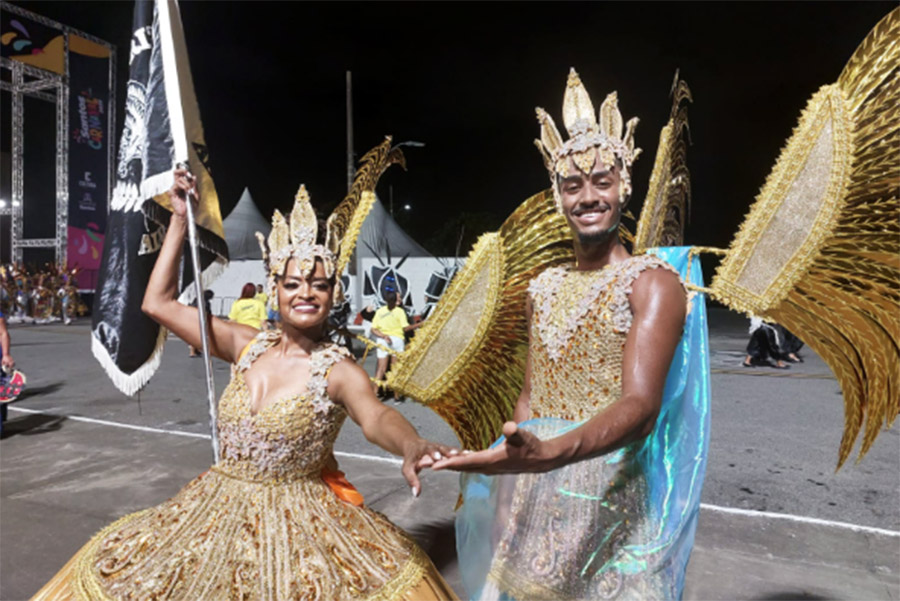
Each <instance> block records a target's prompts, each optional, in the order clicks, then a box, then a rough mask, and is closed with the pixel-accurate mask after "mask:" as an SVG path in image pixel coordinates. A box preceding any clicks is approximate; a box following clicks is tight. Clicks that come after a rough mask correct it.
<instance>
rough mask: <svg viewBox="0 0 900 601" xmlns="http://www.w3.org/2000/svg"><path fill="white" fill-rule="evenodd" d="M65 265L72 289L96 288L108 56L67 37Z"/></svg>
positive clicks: (102, 225)
mask: <svg viewBox="0 0 900 601" xmlns="http://www.w3.org/2000/svg"><path fill="white" fill-rule="evenodd" d="M69 51H70V52H69V82H70V88H69V129H70V132H71V136H70V138H69V223H68V243H67V253H66V259H67V265H68V267H69V269H72V268H75V267H77V268H78V274H77V276H76V281H77V286H78V287H79V288H81V289H90V290H93V289H94V288H95V287H96V285H97V276H98V271H99V269H100V258H101V254H102V252H103V238H104V234H105V232H106V213H107V210H108V207H107V199H108V198H109V182H108V181H107V180H108V179H109V177H108V173H109V170H108V164H107V160H108V158H109V143H110V137H109V136H110V132H109V131H108V128H109V115H108V110H109V107H108V104H109V51H108V50H107V49H106V48H104V47H103V46H100V45H97V44H93V43H92V42H89V41H88V40H83V39H82V38H80V37H78V36H74V35H73V36H70V41H69Z"/></svg>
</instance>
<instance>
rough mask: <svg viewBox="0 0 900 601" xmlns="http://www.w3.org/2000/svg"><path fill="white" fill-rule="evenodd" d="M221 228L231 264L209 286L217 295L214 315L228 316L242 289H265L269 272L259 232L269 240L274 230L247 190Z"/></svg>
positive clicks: (212, 304)
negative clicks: (256, 286)
mask: <svg viewBox="0 0 900 601" xmlns="http://www.w3.org/2000/svg"><path fill="white" fill-rule="evenodd" d="M222 226H223V227H224V229H225V243H226V244H228V255H229V258H230V261H229V263H228V266H227V267H226V268H225V271H224V272H222V275H220V276H219V277H218V278H217V279H216V281H215V282H213V284H212V286H210V290H212V291H213V294H215V296H214V297H213V300H212V303H211V307H212V312H213V313H214V314H216V315H227V314H228V311H229V310H231V304H232V303H233V302H234V301H235V299H236V298H238V297H239V296H240V294H241V288H242V287H243V286H244V284H246V283H247V282H251V283H253V284H263V285H264V286H265V283H266V269H265V267H264V266H263V261H262V251H261V250H260V248H259V242H258V241H257V240H256V232H262V234H263V235H264V236H268V235H269V230H270V229H272V225H271V224H270V223H269V220H268V219H266V218H265V217H263V215H262V213H260V212H259V209H257V208H256V203H254V202H253V197H252V196H250V190H248V189H247V188H244V193H243V194H241V199H240V200H239V201H238V203H237V204H236V205H234V208H233V209H232V210H231V212H230V213H229V214H228V217H226V218H225V221H223V222H222Z"/></svg>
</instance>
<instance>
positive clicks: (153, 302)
mask: <svg viewBox="0 0 900 601" xmlns="http://www.w3.org/2000/svg"><path fill="white" fill-rule="evenodd" d="M193 189H194V182H193V180H192V179H190V178H189V175H188V173H187V171H185V170H183V169H178V170H176V171H175V183H174V184H173V185H172V188H171V189H170V190H169V199H170V201H171V203H172V218H171V220H170V221H169V228H168V231H167V232H166V237H165V240H164V241H163V245H162V248H161V249H160V251H159V256H158V257H157V258H156V264H155V265H154V267H153V273H151V274H150V281H149V283H148V284H147V291H146V292H145V293H144V302H143V304H142V305H141V309H142V310H143V311H144V313H146V314H147V315H148V316H149V317H150V318H152V319H153V320H154V321H156V322H157V323H159V324H160V325H162V326H164V327H166V328H168V329H169V330H171V331H172V332H174V333H175V335H176V336H178V337H179V338H181V339H182V340H184V341H185V342H187V343H188V344H190V345H191V346H193V347H195V348H201V347H202V346H203V342H202V340H201V337H200V321H199V317H198V315H197V314H198V311H197V308H196V307H188V306H187V305H183V304H181V303H179V302H178V268H179V265H180V261H181V254H182V250H183V248H184V240H185V236H186V234H187V205H186V204H185V203H186V199H187V196H188V191H190V190H193ZM194 193H195V194H196V191H195V192H194ZM210 326H211V327H210V328H209V342H210V351H211V352H212V354H213V355H215V356H216V357H219V358H220V359H224V360H225V361H228V362H230V363H234V362H235V361H237V359H238V355H239V354H240V352H241V350H242V349H243V348H244V347H245V346H246V345H247V344H248V343H249V342H250V341H251V340H252V339H253V337H254V336H256V334H257V332H258V330H256V329H254V328H251V327H250V326H245V325H241V324H237V323H228V322H225V321H222V320H221V319H219V318H217V317H211V319H210Z"/></svg>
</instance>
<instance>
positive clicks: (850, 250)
mask: <svg viewBox="0 0 900 601" xmlns="http://www.w3.org/2000/svg"><path fill="white" fill-rule="evenodd" d="M898 69H900V9H895V10H893V11H892V12H891V13H889V14H888V15H887V16H886V17H885V18H884V19H882V20H881V22H879V23H878V25H876V26H875V28H874V29H873V30H872V31H871V33H869V35H868V36H867V37H866V39H865V40H864V41H863V43H862V44H861V45H860V46H859V48H858V49H857V50H856V52H855V53H854V54H853V56H852V57H851V59H850V61H849V62H848V63H847V66H846V67H845V68H844V71H843V72H842V73H841V75H840V77H839V78H838V80H837V82H836V83H833V84H831V85H827V86H824V87H822V88H821V89H820V90H819V91H818V92H816V94H815V95H813V97H812V98H811V99H810V101H809V103H808V104H807V106H806V109H805V110H804V111H803V113H802V115H801V116H800V121H799V124H798V125H797V127H796V129H795V130H794V133H793V135H792V136H791V138H790V139H789V140H788V142H787V145H786V146H785V148H784V149H783V150H782V152H781V156H780V157H779V158H778V161H777V163H776V164H775V167H774V169H773V170H772V173H771V174H770V175H769V177H768V179H767V180H766V183H765V185H764V186H763V188H762V191H761V192H760V194H759V196H757V199H756V201H755V203H754V204H753V206H752V208H751V210H750V213H749V214H748V215H747V217H746V219H745V221H744V223H743V225H742V226H741V228H740V231H739V232H738V234H737V236H736V237H735V239H734V241H733V242H732V244H731V246H730V248H729V250H728V253H727V255H726V256H725V258H724V260H723V262H722V264H721V265H720V266H719V269H718V270H717V272H716V276H715V278H714V279H713V281H712V284H711V288H712V292H713V294H714V295H715V296H716V297H717V298H718V299H720V300H722V301H723V302H725V303H726V304H727V305H729V306H730V307H732V308H734V309H737V310H739V311H743V312H746V313H750V314H755V315H759V316H761V317H763V318H765V319H769V320H772V321H775V322H778V323H780V324H783V325H784V326H785V327H787V328H788V329H790V330H792V331H794V332H795V333H797V334H798V335H800V337H801V338H802V339H803V340H804V341H805V342H806V343H807V344H809V346H810V347H812V348H813V349H814V350H815V351H816V352H817V353H818V354H819V355H820V356H821V357H822V358H823V359H824V360H825V361H826V362H827V363H828V365H829V366H830V367H831V369H832V371H833V372H834V374H835V376H836V377H837V378H838V380H839V381H840V384H841V388H842V390H843V394H844V415H845V425H844V435H843V439H842V440H841V445H840V450H839V455H838V467H840V465H842V464H843V462H844V461H845V460H846V459H847V457H848V456H849V454H850V452H851V450H852V448H853V445H854V443H855V441H856V438H857V436H858V434H859V432H860V429H861V428H862V424H863V421H864V418H865V432H864V435H863V439H862V446H861V448H860V452H859V458H860V459H861V458H862V456H863V455H864V454H865V453H866V452H867V451H868V450H869V448H870V447H871V446H872V443H873V442H874V440H875V437H876V436H877V435H878V433H879V431H880V430H881V428H882V427H884V426H885V425H890V424H892V423H893V421H894V419H895V418H896V417H897V415H898V413H900V344H898V341H900V200H898V189H900V72H898Z"/></svg>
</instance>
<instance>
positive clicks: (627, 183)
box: [534, 69, 641, 206]
mask: <svg viewBox="0 0 900 601" xmlns="http://www.w3.org/2000/svg"><path fill="white" fill-rule="evenodd" d="M535 110H536V111H537V118H538V122H540V124H541V139H540V140H535V141H534V143H535V145H536V146H537V147H538V150H540V151H541V154H542V155H543V157H544V165H545V166H546V167H547V171H549V172H550V179H551V181H552V184H553V194H554V196H555V197H556V202H557V206H559V203H560V197H559V185H558V181H557V179H558V177H557V176H561V177H568V176H569V175H571V173H570V172H569V158H571V159H572V161H573V162H574V163H575V165H576V166H577V167H578V169H580V170H581V171H582V172H584V173H590V171H591V169H592V168H593V166H594V161H595V160H597V159H599V160H600V163H602V164H603V165H605V166H607V167H612V166H613V165H615V164H616V159H618V160H619V161H621V167H622V170H621V178H622V182H623V194H624V198H623V199H622V201H623V202H625V200H626V199H627V197H628V196H629V195H630V194H631V165H632V163H634V161H635V159H637V157H638V155H639V154H640V153H641V149H640V148H635V147H634V128H635V127H636V126H637V124H638V118H637V117H634V118H632V119H630V120H629V121H628V123H626V124H624V135H623V122H622V113H620V112H619V101H618V96H617V94H616V93H615V92H611V93H610V94H609V95H608V96H607V97H606V99H605V100H604V101H603V104H601V105H600V112H599V119H598V116H597V115H595V114H594V105H593V103H592V102H591V97H590V96H589V95H588V93H587V90H586V89H585V88H584V84H582V83H581V78H580V77H578V73H576V72H575V69H571V70H570V71H569V79H568V81H567V82H566V93H565V95H564V96H563V123H564V124H565V126H566V130H567V131H568V132H569V139H568V140H566V141H565V142H563V140H562V136H560V134H559V130H558V129H557V128H556V124H555V123H554V122H553V119H552V118H551V117H550V115H549V114H547V111H545V110H544V109H542V108H540V107H538V108H536V109H535Z"/></svg>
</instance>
